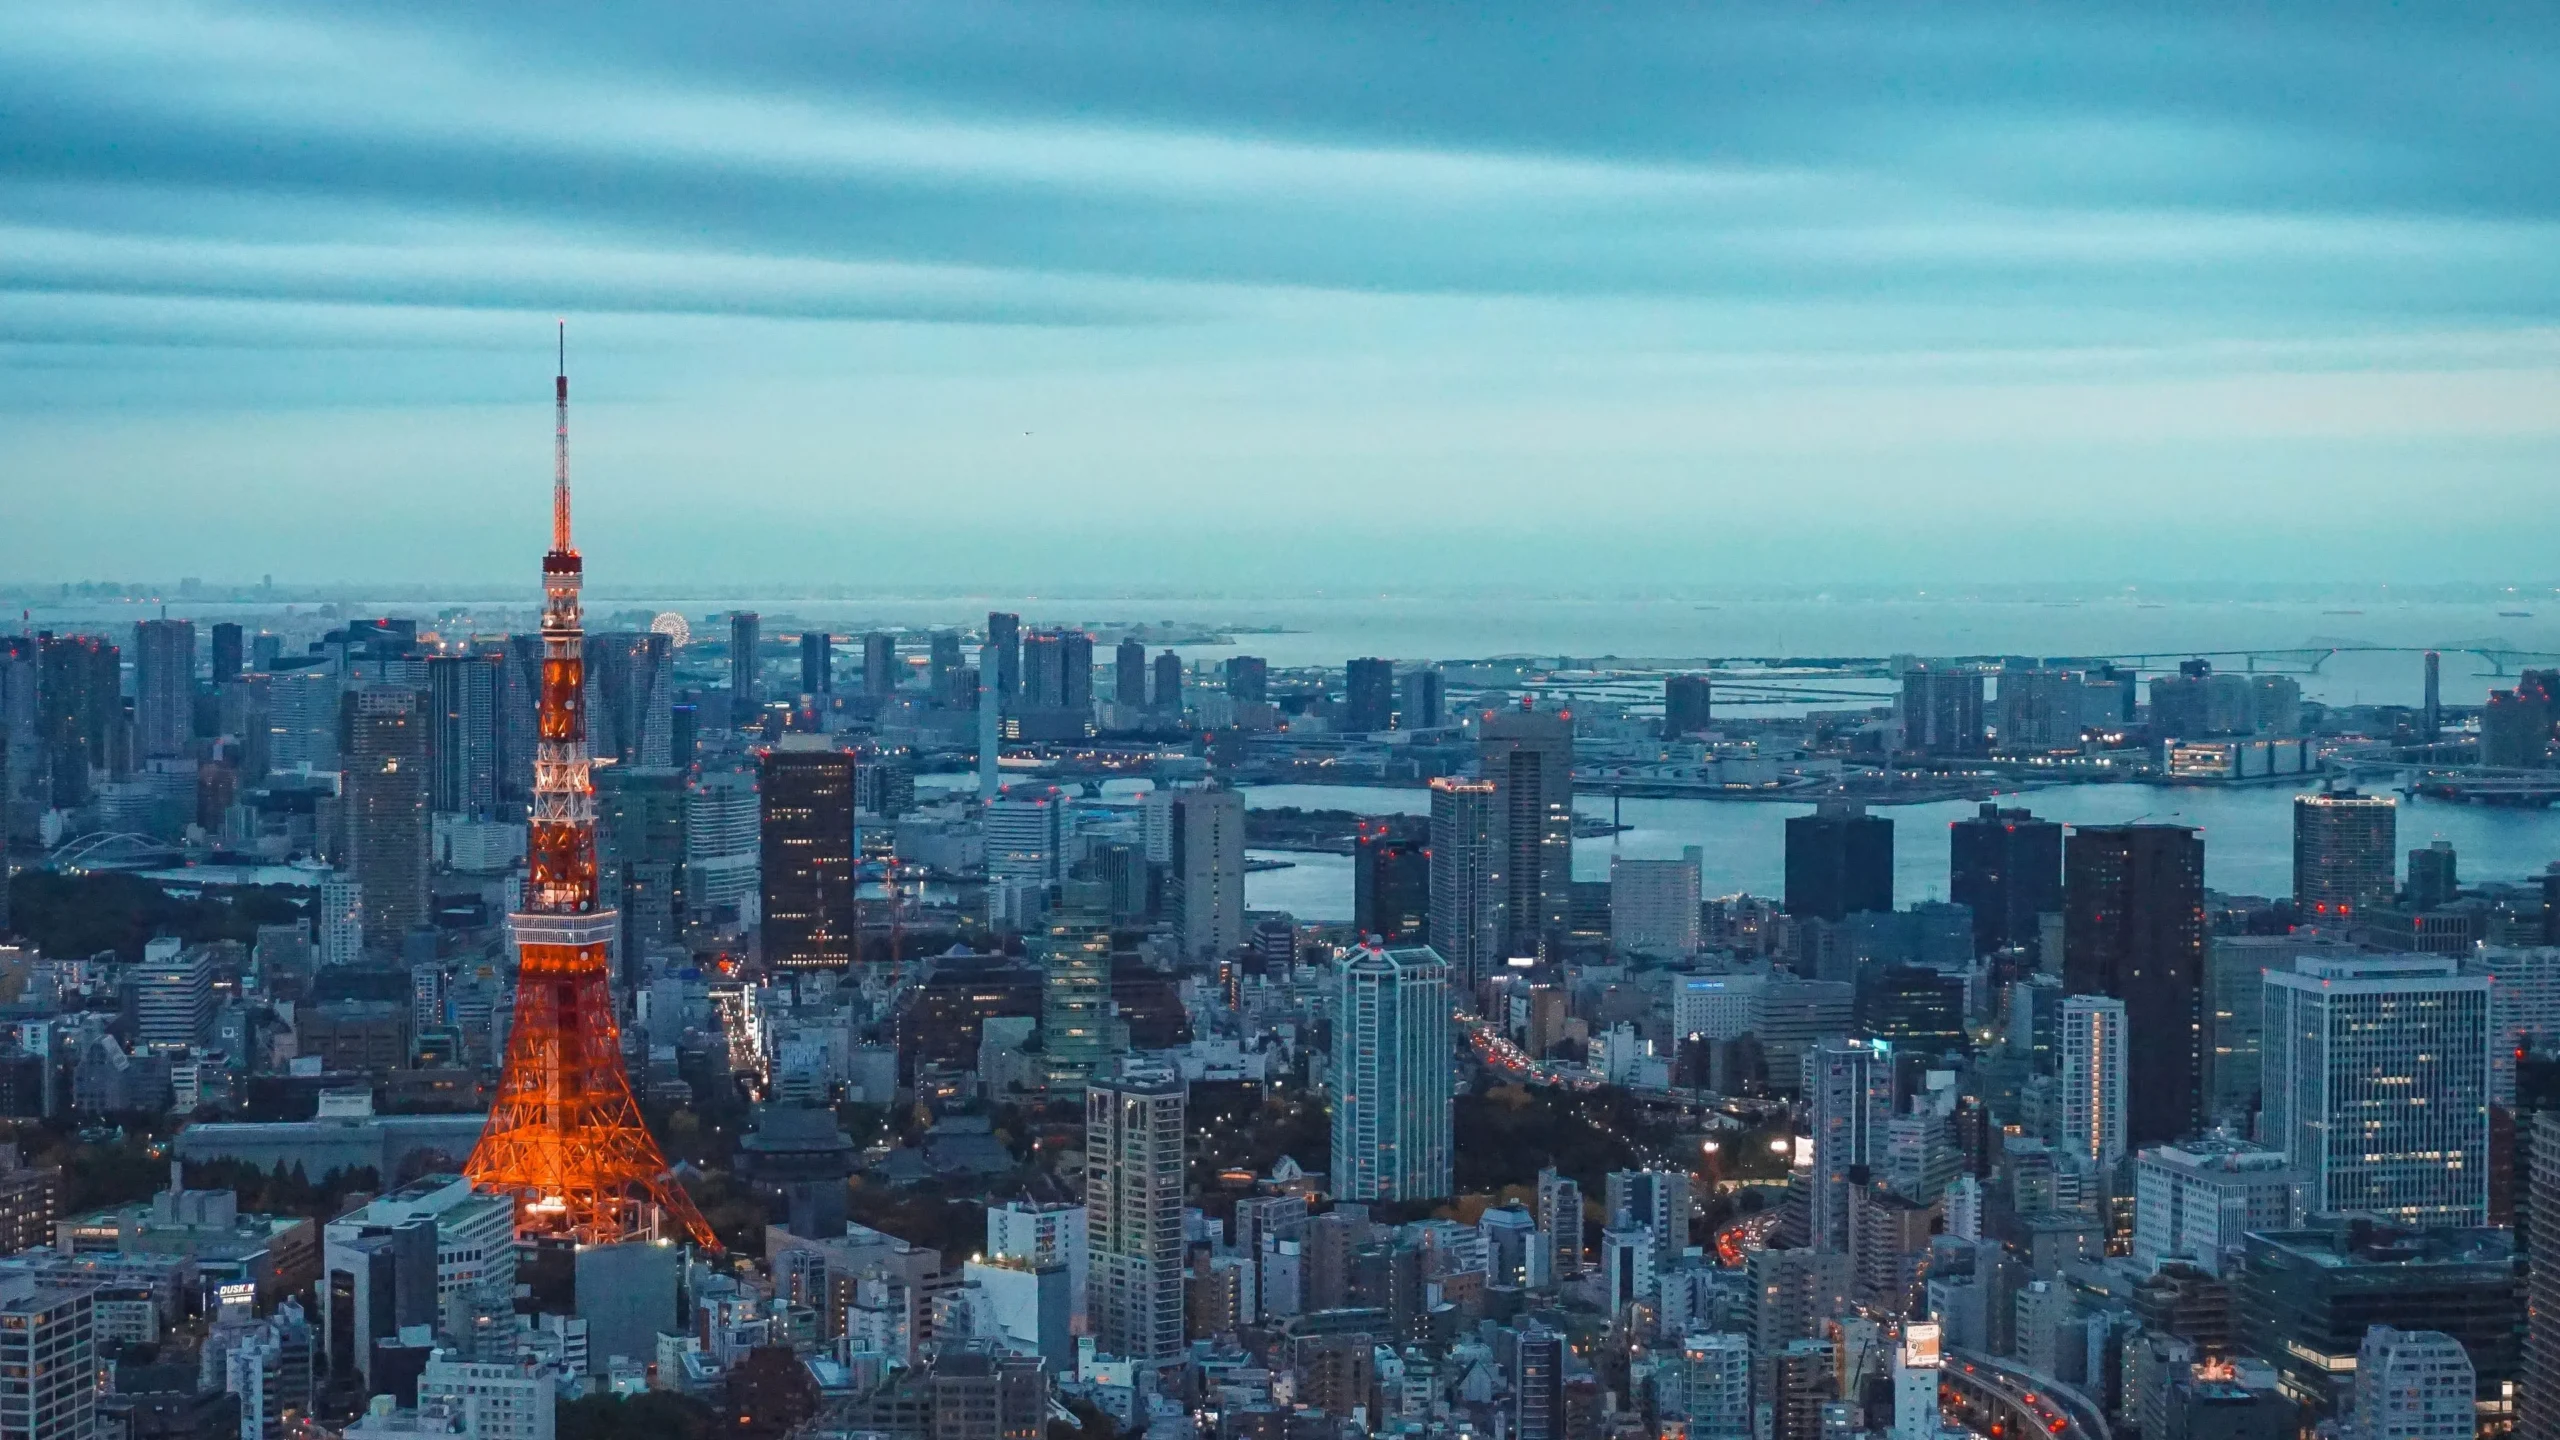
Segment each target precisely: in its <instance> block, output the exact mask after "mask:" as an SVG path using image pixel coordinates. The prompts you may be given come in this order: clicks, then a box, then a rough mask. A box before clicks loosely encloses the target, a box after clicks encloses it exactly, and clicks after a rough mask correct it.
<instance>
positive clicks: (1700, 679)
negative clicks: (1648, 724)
mask: <svg viewBox="0 0 2560 1440" xmlns="http://www.w3.org/2000/svg"><path fill="white" fill-rule="evenodd" d="M1714 698H1715V686H1714V685H1713V684H1712V683H1711V682H1710V681H1709V680H1708V679H1707V677H1706V676H1704V675H1673V676H1671V677H1669V678H1667V679H1665V680H1664V681H1663V682H1662V738H1663V739H1665V740H1677V739H1679V738H1680V737H1681V736H1683V735H1695V734H1697V733H1698V732H1700V731H1702V730H1706V729H1708V728H1710V727H1712V726H1713V725H1714V723H1715V721H1714V711H1715V706H1714Z"/></svg>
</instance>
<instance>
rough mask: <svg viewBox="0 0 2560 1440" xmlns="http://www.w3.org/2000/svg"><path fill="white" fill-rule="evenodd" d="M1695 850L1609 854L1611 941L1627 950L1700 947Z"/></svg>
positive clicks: (1684, 952)
mask: <svg viewBox="0 0 2560 1440" xmlns="http://www.w3.org/2000/svg"><path fill="white" fill-rule="evenodd" d="M1699 864H1700V861H1699V852H1698V850H1697V848H1696V847H1695V846H1692V847H1690V851H1689V853H1688V854H1687V855H1684V856H1682V857H1681V858H1680V859H1677V860H1629V859H1627V858H1625V857H1623V856H1614V855H1613V856H1611V857H1610V859H1609V943H1610V944H1612V945H1614V946H1616V947H1617V948H1618V950H1620V951H1621V952H1623V953H1627V954H1635V955H1655V956H1665V957H1670V958H1674V959H1685V958H1687V957H1688V956H1691V955H1695V954H1696V953H1698V886H1699V883H1700V880H1699Z"/></svg>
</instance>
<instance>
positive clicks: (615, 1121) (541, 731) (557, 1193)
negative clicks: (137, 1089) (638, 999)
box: [463, 323, 717, 1245]
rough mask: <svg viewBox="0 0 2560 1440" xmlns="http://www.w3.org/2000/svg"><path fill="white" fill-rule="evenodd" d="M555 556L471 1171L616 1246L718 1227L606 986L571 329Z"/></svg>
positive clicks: (550, 1224)
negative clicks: (641, 1099)
mask: <svg viewBox="0 0 2560 1440" xmlns="http://www.w3.org/2000/svg"><path fill="white" fill-rule="evenodd" d="M558 403H559V435H558V439H557V441H556V453H555V460H554V472H553V476H552V482H551V553H550V554H548V555H545V556H543V557H542V698H541V701H540V709H539V711H538V718H537V721H536V725H535V730H536V735H535V748H534V760H533V816H532V826H531V833H530V835H529V837H528V839H527V842H526V850H527V853H528V857H529V865H528V873H527V875H526V877H525V888H524V913H522V914H519V915H511V916H509V917H508V923H509V924H511V925H512V926H513V927H514V929H515V939H516V951H517V955H518V958H519V961H520V968H519V969H518V971H517V974H516V1015H515V1029H514V1030H513V1032H511V1033H510V1035H509V1036H508V1039H507V1068H506V1071H505V1073H504V1074H503V1075H501V1076H500V1077H499V1079H498V1100H497V1103H496V1104H495V1105H493V1106H491V1107H490V1109H489V1124H488V1127H487V1128H486V1129H484V1130H482V1131H481V1132H480V1143H479V1144H478V1145H477V1146H476V1147H474V1148H473V1149H472V1151H471V1159H470V1161H469V1162H468V1163H467V1164H465V1165H464V1166H463V1173H464V1174H466V1175H468V1176H469V1177H470V1179H471V1183H472V1184H473V1185H475V1186H477V1187H478V1188H480V1189H482V1190H490V1191H503V1192H506V1193H509V1194H512V1195H514V1196H515V1197H516V1201H517V1207H516V1228H517V1230H518V1231H520V1232H528V1231H529V1232H534V1233H539V1234H554V1235H565V1236H569V1237H572V1238H575V1239H578V1240H582V1241H588V1242H593V1243H598V1244H610V1243H612V1242H614V1241H617V1240H626V1239H631V1238H634V1237H639V1236H648V1235H653V1234H659V1233H662V1232H664V1231H679V1230H680V1231H683V1232H686V1233H688V1234H690V1235H691V1236H692V1237H693V1239H695V1240H697V1241H699V1242H700V1243H702V1244H704V1245H716V1243H717V1242H715V1241H714V1240H713V1239H712V1238H711V1227H710V1226H709V1225H708V1224H705V1223H704V1222H703V1219H702V1213H701V1212H700V1211H699V1210H696V1209H695V1208H694V1205H693V1201H692V1200H691V1199H690V1198H688V1197H687V1196H686V1195H685V1193H684V1187H682V1186H680V1185H678V1184H677V1183H676V1180H675V1176H674V1175H673V1174H671V1173H670V1172H669V1170H668V1168H667V1160H666V1156H665V1155H663V1154H661V1153H660V1152H659V1150H658V1142H657V1141H655V1140H653V1139H651V1138H650V1135H649V1131H648V1127H646V1126H645V1125H643V1124H641V1123H640V1106H639V1104H638V1102H636V1101H634V1100H633V1099H632V1098H631V1077H630V1076H629V1074H627V1073H626V1072H625V1071H624V1069H623V1065H622V1027H621V1026H620V1025H619V1024H617V1023H616V1022H615V1020H614V1013H613V991H612V988H611V985H610V983H609V975H608V972H609V970H610V967H611V960H610V956H611V953H612V950H611V945H612V940H613V935H614V930H615V926H616V924H617V919H616V916H615V915H614V913H613V912H612V911H610V910H601V909H598V908H597V906H596V814H595V811H596V792H595V785H594V782H593V781H592V780H591V779H590V778H589V776H588V773H587V717H586V711H585V709H584V707H583V705H582V703H581V702H582V701H583V700H584V698H585V671H586V660H585V649H586V639H585V632H584V621H583V617H582V615H581V613H580V610H579V605H578V587H579V583H580V579H581V573H582V569H583V567H582V566H581V564H580V562H579V559H578V552H577V550H576V549H575V548H573V547H572V546H571V545H570V543H569V340H568V326H567V325H566V324H565V323H564V324H563V325H562V326H561V334H560V380H559V402H558Z"/></svg>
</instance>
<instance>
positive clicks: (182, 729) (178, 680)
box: [133, 620, 196, 759]
mask: <svg viewBox="0 0 2560 1440" xmlns="http://www.w3.org/2000/svg"><path fill="white" fill-rule="evenodd" d="M195 703H196V627H195V622H194V621H192V620H145V621H143V622H141V623H140V624H138V625H136V626H134V627H133V729H134V743H135V746H136V748H137V749H138V750H139V751H140V752H141V754H142V755H143V756H144V758H146V759H148V758H153V757H157V756H162V755H182V754H184V753H186V748H187V740H188V738H189V737H191V736H192V735H193V734H194V733H195Z"/></svg>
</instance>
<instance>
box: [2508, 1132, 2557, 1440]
mask: <svg viewBox="0 0 2560 1440" xmlns="http://www.w3.org/2000/svg"><path fill="white" fill-rule="evenodd" d="M2528 1153H2529V1154H2531V1155H2532V1157H2533V1176H2532V1180H2531V1182H2530V1183H2531V1185H2532V1187H2533V1188H2532V1193H2531V1199H2532V1204H2531V1206H2530V1210H2531V1213H2532V1215H2533V1216H2534V1217H2535V1221H2536V1224H2535V1226H2534V1230H2535V1232H2536V1237H2535V1238H2536V1240H2537V1242H2538V1241H2539V1239H2540V1236H2541V1235H2542V1234H2544V1233H2548V1227H2549V1225H2550V1223H2551V1222H2550V1221H2548V1220H2544V1219H2543V1218H2542V1217H2544V1216H2560V1110H2543V1111H2539V1112H2537V1113H2536V1114H2535V1115H2534V1117H2533V1147H2532V1149H2531V1150H2530V1151H2529V1152H2528ZM2534 1249H2535V1251H2536V1252H2537V1253H2540V1252H2541V1250H2542V1246H2541V1244H2539V1243H2537V1244H2535V1246H2534ZM2526 1285H2527V1289H2526V1291H2525V1332H2524V1377H2523V1379H2524V1383H2523V1386H2522V1389H2523V1393H2522V1394H2521V1395H2519V1396H2518V1397H2517V1405H2516V1434H2517V1436H2518V1437H2520V1440H2560V1265H2555V1264H2548V1263H2540V1264H2536V1265H2534V1266H2533V1267H2532V1268H2531V1270H2530V1272H2529V1275H2528V1278H2527V1281H2526Z"/></svg>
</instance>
